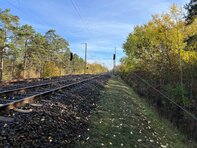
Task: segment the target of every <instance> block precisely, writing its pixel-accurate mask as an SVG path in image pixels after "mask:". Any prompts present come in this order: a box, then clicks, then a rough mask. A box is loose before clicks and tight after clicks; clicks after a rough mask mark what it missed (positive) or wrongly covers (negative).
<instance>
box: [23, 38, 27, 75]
mask: <svg viewBox="0 0 197 148" xmlns="http://www.w3.org/2000/svg"><path fill="white" fill-rule="evenodd" d="M23 65H24V70H23V79H25V71H26V65H27V40H26V41H25V55H24V59H23Z"/></svg>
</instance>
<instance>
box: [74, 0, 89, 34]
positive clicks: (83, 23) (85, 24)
mask: <svg viewBox="0 0 197 148" xmlns="http://www.w3.org/2000/svg"><path fill="white" fill-rule="evenodd" d="M70 1H71V4H72V6H73V8H74V10H75V12H76V13H77V15H78V16H79V18H80V20H81V23H82V25H83V27H84V29H85V30H86V31H87V32H90V30H89V28H88V26H87V23H86V22H85V21H84V19H83V17H82V15H81V14H80V10H79V7H78V5H77V4H76V3H75V1H74V0H70Z"/></svg>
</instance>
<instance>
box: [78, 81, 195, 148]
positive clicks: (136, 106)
mask: <svg viewBox="0 0 197 148" xmlns="http://www.w3.org/2000/svg"><path fill="white" fill-rule="evenodd" d="M76 147H88V148H91V147H94V148H95V147H113V148H116V147H117V148H119V147H128V148H133V147H134V148H135V147H140V148H141V147H145V148H146V147H147V148H154V147H163V148H165V147H173V148H174V147H177V148H185V147H194V145H190V146H189V145H188V142H187V140H186V138H185V137H183V136H181V135H180V134H179V132H178V131H177V130H176V129H175V128H174V127H172V126H171V125H170V124H168V122H167V121H164V120H161V119H160V118H159V117H158V115H157V113H155V111H154V110H153V109H152V108H151V107H149V105H148V104H147V103H146V102H145V101H144V100H143V99H142V98H140V97H138V96H137V95H136V94H135V92H134V91H133V90H132V89H131V88H130V87H129V86H128V85H126V84H125V83H124V82H123V81H122V80H121V79H119V78H118V77H113V78H111V79H110V80H109V82H108V84H107V85H106V89H105V91H104V92H102V95H101V98H100V101H99V102H98V105H97V108H96V110H95V111H94V112H92V115H91V126H90V128H89V129H88V132H87V133H86V136H85V138H83V140H80V141H79V142H78V143H77V145H76Z"/></svg>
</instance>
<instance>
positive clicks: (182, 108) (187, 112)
mask: <svg viewBox="0 0 197 148" xmlns="http://www.w3.org/2000/svg"><path fill="white" fill-rule="evenodd" d="M133 74H134V75H135V76H136V77H137V78H138V79H140V80H141V81H142V82H144V83H145V84H147V85H148V86H150V87H151V88H152V89H153V90H155V91H156V92H158V93H159V94H160V95H162V96H163V97H164V98H166V99H168V100H169V101H170V102H172V103H173V104H174V105H175V106H177V107H178V108H180V109H181V110H182V111H184V112H185V113H186V114H187V115H189V116H190V117H192V118H193V119H194V120H196V121H197V117H196V116H195V115H193V114H192V113H191V112H189V111H188V110H186V109H185V108H184V107H182V106H181V105H179V104H177V103H176V102H175V101H173V100H172V99H170V98H169V97H168V96H167V95H165V94H164V93H162V92H161V91H159V90H158V89H156V88H155V87H154V86H152V85H151V84H150V83H149V82H147V81H146V80H144V79H143V78H141V77H140V76H138V75H137V74H135V73H133Z"/></svg>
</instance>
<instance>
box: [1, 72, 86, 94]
mask: <svg viewBox="0 0 197 148" xmlns="http://www.w3.org/2000/svg"><path fill="white" fill-rule="evenodd" d="M80 76H81V75H65V76H61V77H52V78H30V79H23V80H14V81H8V82H1V83H0V92H2V91H4V90H10V89H15V88H22V87H25V86H33V85H38V84H44V83H49V82H52V81H57V80H65V79H68V78H71V79H74V78H77V77H80ZM83 76H84V77H88V75H83Z"/></svg>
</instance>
